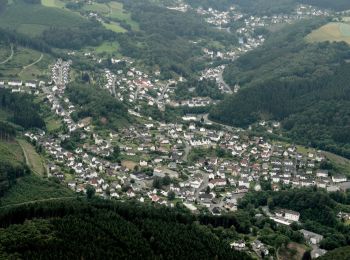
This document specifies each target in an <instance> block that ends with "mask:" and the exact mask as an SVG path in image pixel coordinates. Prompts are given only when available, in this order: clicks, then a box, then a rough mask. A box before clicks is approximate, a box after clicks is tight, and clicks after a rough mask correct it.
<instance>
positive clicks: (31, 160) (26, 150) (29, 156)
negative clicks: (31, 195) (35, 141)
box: [18, 140, 45, 176]
mask: <svg viewBox="0 0 350 260" xmlns="http://www.w3.org/2000/svg"><path fill="white" fill-rule="evenodd" d="M18 143H19V144H20V146H21V147H22V149H23V154H24V157H25V158H26V163H27V165H28V166H29V167H30V168H31V169H32V171H33V172H34V173H35V174H38V175H41V176H44V175H45V166H44V163H43V160H42V158H41V156H40V155H39V154H38V153H37V152H36V151H35V148H34V147H33V146H32V145H31V144H30V143H28V142H27V141H25V140H18Z"/></svg>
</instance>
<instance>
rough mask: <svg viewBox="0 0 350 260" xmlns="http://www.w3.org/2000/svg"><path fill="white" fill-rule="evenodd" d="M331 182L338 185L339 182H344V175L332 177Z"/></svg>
mask: <svg viewBox="0 0 350 260" xmlns="http://www.w3.org/2000/svg"><path fill="white" fill-rule="evenodd" d="M332 181H333V182H334V183H339V182H346V181H347V179H346V177H345V176H344V175H336V176H332Z"/></svg>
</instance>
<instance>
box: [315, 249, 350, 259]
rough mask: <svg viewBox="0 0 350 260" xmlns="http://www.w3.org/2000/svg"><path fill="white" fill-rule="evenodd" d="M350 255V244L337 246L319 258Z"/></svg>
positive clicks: (341, 257)
mask: <svg viewBox="0 0 350 260" xmlns="http://www.w3.org/2000/svg"><path fill="white" fill-rule="evenodd" d="M349 255H350V246H346V247H341V248H337V249H335V250H332V251H330V252H328V253H327V254H325V255H324V256H321V257H320V258H319V260H333V259H347V258H349Z"/></svg>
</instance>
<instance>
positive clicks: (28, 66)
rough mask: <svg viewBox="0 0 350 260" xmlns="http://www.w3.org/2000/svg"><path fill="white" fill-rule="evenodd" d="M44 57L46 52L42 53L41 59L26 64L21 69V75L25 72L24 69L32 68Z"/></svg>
mask: <svg viewBox="0 0 350 260" xmlns="http://www.w3.org/2000/svg"><path fill="white" fill-rule="evenodd" d="M43 57H44V54H42V53H41V54H40V57H39V59H37V60H36V61H34V62H33V63H31V64H29V65H27V66H24V67H23V68H22V70H21V72H20V73H19V75H21V74H22V73H23V71H25V70H26V69H28V68H30V67H31V66H34V65H35V64H37V63H39V62H40V61H41V60H42V59H43Z"/></svg>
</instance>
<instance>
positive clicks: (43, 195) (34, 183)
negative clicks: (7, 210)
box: [0, 174, 75, 206]
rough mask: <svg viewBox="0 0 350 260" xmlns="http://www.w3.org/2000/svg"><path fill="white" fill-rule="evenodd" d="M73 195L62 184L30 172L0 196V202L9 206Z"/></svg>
mask: <svg viewBox="0 0 350 260" xmlns="http://www.w3.org/2000/svg"><path fill="white" fill-rule="evenodd" d="M73 196H75V194H74V193H73V192H72V191H71V190H69V189H68V188H66V187H64V186H63V185H62V184H59V183H55V182H53V181H49V180H48V179H44V178H42V177H40V176H37V175H34V174H30V175H27V176H24V177H22V178H19V179H17V183H16V184H15V185H13V186H12V187H11V188H10V189H9V190H8V191H7V192H6V193H5V195H4V197H2V198H0V203H1V206H9V205H14V204H21V203H28V202H31V201H39V200H52V199H59V198H67V197H73Z"/></svg>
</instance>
